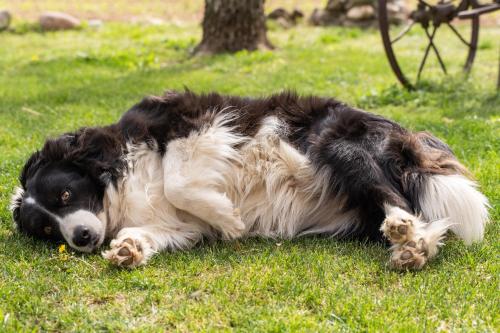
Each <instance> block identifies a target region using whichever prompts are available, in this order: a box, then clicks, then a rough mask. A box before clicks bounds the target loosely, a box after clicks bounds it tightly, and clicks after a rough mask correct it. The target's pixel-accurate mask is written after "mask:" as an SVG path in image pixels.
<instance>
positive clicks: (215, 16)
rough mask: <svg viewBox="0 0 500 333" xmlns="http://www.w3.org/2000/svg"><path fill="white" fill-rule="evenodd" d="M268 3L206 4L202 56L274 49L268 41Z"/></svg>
mask: <svg viewBox="0 0 500 333" xmlns="http://www.w3.org/2000/svg"><path fill="white" fill-rule="evenodd" d="M264 1H265V0H205V14H204V17H203V24H202V26H203V38H202V41H201V43H200V44H199V45H198V46H197V47H196V48H195V50H194V52H195V53H198V54H213V53H223V52H231V53H232V52H237V51H240V50H250V51H253V50H257V49H272V48H273V46H272V44H271V43H270V42H269V40H268V39H267V30H266V17H265V15H264Z"/></svg>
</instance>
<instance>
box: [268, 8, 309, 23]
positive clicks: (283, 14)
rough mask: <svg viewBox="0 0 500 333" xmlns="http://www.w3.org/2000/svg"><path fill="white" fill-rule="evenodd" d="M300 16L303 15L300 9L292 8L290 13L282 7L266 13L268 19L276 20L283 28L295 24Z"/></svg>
mask: <svg viewBox="0 0 500 333" xmlns="http://www.w3.org/2000/svg"><path fill="white" fill-rule="evenodd" d="M302 17H304V13H302V12H301V11H300V10H298V9H294V10H293V12H291V13H290V12H288V11H287V10H286V9H284V8H276V9H275V10H273V11H272V12H270V13H269V14H268V15H267V18H268V19H269V20H276V21H277V22H278V24H279V25H281V26H282V27H284V28H289V27H291V26H293V25H295V24H297V21H298V20H299V19H301V18H302Z"/></svg>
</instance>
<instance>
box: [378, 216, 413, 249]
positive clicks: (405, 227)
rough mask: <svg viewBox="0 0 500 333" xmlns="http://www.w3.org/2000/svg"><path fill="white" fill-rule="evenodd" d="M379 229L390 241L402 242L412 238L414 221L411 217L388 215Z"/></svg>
mask: <svg viewBox="0 0 500 333" xmlns="http://www.w3.org/2000/svg"><path fill="white" fill-rule="evenodd" d="M381 230H382V232H383V233H384V236H385V237H387V239H389V240H390V241H391V242H392V243H397V244H403V243H405V242H407V241H409V240H411V239H412V238H413V235H414V221H413V218H412V217H404V218H401V217H399V216H395V215H390V216H387V218H386V219H385V220H384V223H383V224H382V228H381Z"/></svg>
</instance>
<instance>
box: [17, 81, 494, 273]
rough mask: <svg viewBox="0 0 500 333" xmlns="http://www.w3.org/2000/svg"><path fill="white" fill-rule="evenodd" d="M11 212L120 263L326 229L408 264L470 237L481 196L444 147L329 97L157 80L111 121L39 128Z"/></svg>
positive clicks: (35, 230) (481, 209) (40, 232)
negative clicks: (179, 88) (262, 94)
mask: <svg viewBox="0 0 500 333" xmlns="http://www.w3.org/2000/svg"><path fill="white" fill-rule="evenodd" d="M20 183H21V186H20V187H19V188H17V190H16V192H15V193H14V195H13V198H12V203H11V210H12V213H13V219H14V221H15V225H16V226H17V228H18V230H19V231H20V232H22V233H25V234H28V235H31V236H35V237H37V238H41V239H46V240H49V241H54V242H61V241H65V242H67V243H68V244H69V246H70V247H72V248H73V249H75V250H78V251H82V252H92V251H95V250H97V249H98V248H99V247H100V246H101V245H103V243H104V242H105V240H110V247H109V249H108V250H106V251H104V252H103V253H102V254H103V256H104V258H106V259H108V260H109V261H110V262H111V263H112V264H114V265H118V266H123V267H128V268H134V267H137V266H139V265H144V264H145V263H147V261H148V260H149V259H150V258H151V256H152V255H153V254H155V253H157V252H160V251H163V250H171V251H175V250H178V249H188V248H190V247H192V246H194V245H195V244H197V243H198V242H200V241H201V240H202V239H224V240H232V239H237V238H241V237H251V236H260V237H271V238H285V239H290V238H294V237H298V236H303V235H311V234H328V235H332V236H336V237H337V238H350V239H352V238H355V239H369V240H374V241H381V242H385V243H386V244H387V245H390V260H389V263H390V265H391V267H393V268H395V269H403V270H405V269H421V268H422V267H424V265H425V264H426V262H427V261H428V260H429V259H431V258H433V257H434V256H436V254H437V253H438V249H439V247H440V246H441V245H442V244H443V239H444V238H445V236H446V234H447V231H448V230H450V231H451V232H453V233H454V234H455V235H457V236H458V237H459V238H461V239H463V240H464V241H465V243H467V244H470V243H472V242H476V241H480V240H482V238H483V233H484V229H485V225H486V223H487V222H488V220H489V218H488V208H489V205H488V200H487V198H486V197H485V196H484V195H483V194H481V192H479V190H478V186H477V184H476V182H474V181H473V180H471V179H470V175H469V172H468V171H467V169H466V168H465V167H464V166H463V165H462V164H460V163H459V162H458V161H457V159H456V158H455V156H454V155H453V153H452V151H451V150H450V148H449V147H448V146H447V145H446V144H445V143H443V142H442V141H440V140H439V139H437V138H436V137H434V136H432V135H431V134H429V133H427V132H417V133H412V132H410V131H408V130H406V129H404V128H403V127H401V126H400V125H398V124H397V123H395V122H393V121H390V120H388V119H385V118H383V117H381V116H378V115H374V114H370V113H368V112H365V111H362V110H358V109H355V108H352V107H350V106H348V105H346V104H344V103H341V102H339V101H337V100H335V99H332V98H320V97H314V96H309V97H300V96H298V95H297V94H295V93H292V92H283V93H280V94H275V95H272V96H270V97H268V98H242V97H235V96H223V95H220V94H217V93H210V94H201V95H198V94H195V93H193V92H191V91H189V90H186V91H183V92H176V91H167V92H166V93H165V94H164V95H163V96H161V97H146V98H144V99H143V100H142V101H141V102H140V103H138V104H136V105H135V106H133V107H132V108H131V109H130V110H129V111H127V112H126V113H125V114H124V115H123V116H122V118H121V119H120V120H119V121H118V122H117V123H115V124H112V125H109V126H104V127H84V128H81V129H79V130H77V131H76V132H71V133H66V134H63V135H62V136H60V137H58V138H55V139H48V140H47V141H46V142H45V144H44V146H43V148H42V149H41V150H39V151H36V152H35V153H34V154H33V155H31V157H30V158H29V159H28V161H27V162H26V164H25V165H24V167H23V169H22V171H21V175H20Z"/></svg>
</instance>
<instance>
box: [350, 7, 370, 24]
mask: <svg viewBox="0 0 500 333" xmlns="http://www.w3.org/2000/svg"><path fill="white" fill-rule="evenodd" d="M373 18H375V10H374V9H373V7H372V6H371V5H362V6H357V7H353V8H351V9H349V10H348V11H347V19H348V20H352V21H364V20H369V19H373Z"/></svg>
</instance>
